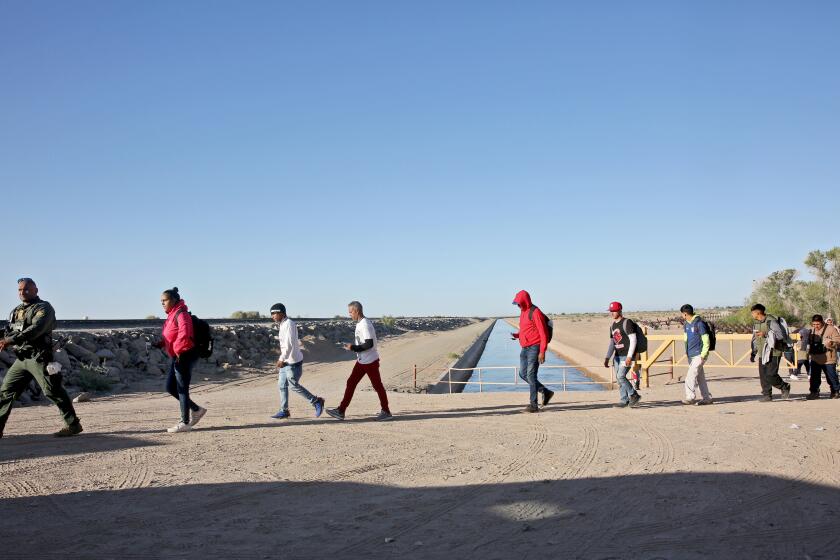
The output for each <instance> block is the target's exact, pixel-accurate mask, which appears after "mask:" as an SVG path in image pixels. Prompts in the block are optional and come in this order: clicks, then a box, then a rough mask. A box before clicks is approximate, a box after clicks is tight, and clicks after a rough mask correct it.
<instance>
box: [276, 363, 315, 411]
mask: <svg viewBox="0 0 840 560" xmlns="http://www.w3.org/2000/svg"><path fill="white" fill-rule="evenodd" d="M301 375H303V362H298V363H296V364H288V365H286V367H282V368H280V369H278V370H277V388H278V389H279V390H280V410H286V411H288V410H289V387H291V388H292V391H294V392H295V393H297V394H298V395H300V396H302V397H303V398H305V399H306V400H308V401H309V404H315V401H317V400H318V397H316V396H315V395H313V394H312V393H310V392H309V391H307V390H306V387H304V386H303V385H301V384H300V376H301Z"/></svg>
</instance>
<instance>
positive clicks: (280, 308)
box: [269, 303, 286, 315]
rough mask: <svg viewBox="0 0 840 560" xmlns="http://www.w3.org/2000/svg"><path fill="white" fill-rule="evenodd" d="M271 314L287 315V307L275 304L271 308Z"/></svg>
mask: <svg viewBox="0 0 840 560" xmlns="http://www.w3.org/2000/svg"><path fill="white" fill-rule="evenodd" d="M269 313H282V314H283V315H285V314H286V306H285V305H283V304H282V303H275V304H274V305H272V306H271V311H270V312H269Z"/></svg>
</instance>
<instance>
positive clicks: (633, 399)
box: [629, 393, 642, 408]
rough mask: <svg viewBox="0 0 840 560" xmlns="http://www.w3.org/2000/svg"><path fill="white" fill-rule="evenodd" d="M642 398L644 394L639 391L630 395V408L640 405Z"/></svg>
mask: <svg viewBox="0 0 840 560" xmlns="http://www.w3.org/2000/svg"><path fill="white" fill-rule="evenodd" d="M640 400H642V395H640V394H639V393H633V394H632V395H630V405H629V406H630V408H636V407H637V406H639V401H640Z"/></svg>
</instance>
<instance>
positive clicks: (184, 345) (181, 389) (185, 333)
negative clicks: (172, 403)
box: [160, 288, 207, 434]
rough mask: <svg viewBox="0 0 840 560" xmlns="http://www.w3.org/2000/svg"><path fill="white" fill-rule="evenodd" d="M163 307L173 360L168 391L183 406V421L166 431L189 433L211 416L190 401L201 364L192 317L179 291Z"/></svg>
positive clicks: (162, 299) (165, 341) (170, 292)
mask: <svg viewBox="0 0 840 560" xmlns="http://www.w3.org/2000/svg"><path fill="white" fill-rule="evenodd" d="M160 304H161V305H162V306H163V310H164V311H165V312H166V321H164V323H163V349H164V350H165V351H166V353H167V354H169V356H170V357H171V358H172V361H171V362H170V363H169V374H168V375H167V376H166V391H167V392H168V393H169V394H170V395H172V396H173V397H175V398H176V399H178V401H179V402H180V403H181V421H180V422H178V423H177V424H175V425H174V426H172V427H171V428H167V430H166V431H167V432H169V433H171V434H174V433H179V432H188V431H190V430H191V429H192V427H193V426H195V425H196V424H198V421H199V420H201V418H202V417H203V416H204V415H205V414H206V413H207V409H206V408H203V407H200V406H198V405H197V404H195V403H194V402H193V401H192V399H190V377H191V375H192V369H193V366H194V365H195V363H196V362H197V361H198V353H197V352H196V351H195V343H194V342H193V324H192V315H190V312H189V309H187V304H186V303H184V300H182V299H181V296H180V295H179V294H178V288H172V289H171V290H165V291H164V292H163V294H162V295H161V296H160ZM190 411H192V420H190Z"/></svg>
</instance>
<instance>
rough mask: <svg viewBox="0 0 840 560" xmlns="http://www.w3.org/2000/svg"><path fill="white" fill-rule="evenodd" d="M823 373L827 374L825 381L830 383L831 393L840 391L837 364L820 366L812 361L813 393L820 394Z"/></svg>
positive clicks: (811, 388) (811, 383)
mask: <svg viewBox="0 0 840 560" xmlns="http://www.w3.org/2000/svg"><path fill="white" fill-rule="evenodd" d="M823 372H825V379H826V381H828V386H829V388H830V389H831V392H832V393H837V392H838V391H840V381H838V379H837V364H818V363H817V362H815V361H813V360H811V369H810V371H809V375H810V378H809V381H810V385H811V387H810V390H811V392H812V393H819V392H820V385H821V384H822V374H823Z"/></svg>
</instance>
